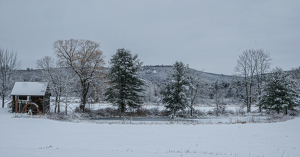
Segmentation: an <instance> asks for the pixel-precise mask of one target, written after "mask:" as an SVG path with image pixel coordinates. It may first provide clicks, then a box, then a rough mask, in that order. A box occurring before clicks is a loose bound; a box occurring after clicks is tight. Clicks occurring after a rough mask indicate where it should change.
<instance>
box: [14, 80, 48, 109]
mask: <svg viewBox="0 0 300 157" xmlns="http://www.w3.org/2000/svg"><path fill="white" fill-rule="evenodd" d="M11 96H12V112H15V113H30V114H40V113H47V112H48V111H49V109H50V96H51V93H50V90H49V87H48V83H46V82H16V83H15V85H14V88H13V90H12V92H11Z"/></svg>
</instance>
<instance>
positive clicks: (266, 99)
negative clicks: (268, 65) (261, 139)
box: [258, 68, 299, 114]
mask: <svg viewBox="0 0 300 157" xmlns="http://www.w3.org/2000/svg"><path fill="white" fill-rule="evenodd" d="M295 83H296V82H295V81H294V80H293V79H292V78H291V77H290V76H289V74H288V73H286V72H284V71H283V70H282V69H280V68H276V69H275V70H273V72H272V73H271V74H270V77H269V81H268V83H267V84H266V85H265V87H264V92H263V96H262V98H261V101H260V102H259V104H258V106H261V107H262V108H263V109H266V110H275V111H276V112H277V113H278V114H279V112H280V111H282V110H284V111H285V114H287V111H288V110H294V109H295V107H296V106H298V105H299V95H298V92H297V91H296V88H295V87H296V86H295V85H296V84H295Z"/></svg>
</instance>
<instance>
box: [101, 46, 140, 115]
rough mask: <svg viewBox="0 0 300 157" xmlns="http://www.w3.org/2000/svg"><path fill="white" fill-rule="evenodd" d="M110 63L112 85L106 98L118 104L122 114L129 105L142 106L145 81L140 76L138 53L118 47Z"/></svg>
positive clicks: (133, 106)
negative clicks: (134, 53) (133, 53)
mask: <svg viewBox="0 0 300 157" xmlns="http://www.w3.org/2000/svg"><path fill="white" fill-rule="evenodd" d="M109 64H110V65H111V68H110V72H109V77H110V87H109V88H108V89H107V91H106V93H105V96H106V100H107V101H109V102H111V103H112V104H113V105H116V106H118V107H119V110H120V112H121V114H123V113H124V112H125V111H126V109H127V107H129V108H132V109H134V108H138V107H140V105H139V104H141V103H142V100H143V91H144V89H143V86H144V85H145V81H144V80H142V79H141V78H139V77H138V73H139V70H140V69H141V66H142V62H140V60H139V59H138V55H132V54H131V52H130V51H129V50H125V49H118V50H117V53H116V54H115V55H113V56H112V59H111V60H110V63H109Z"/></svg>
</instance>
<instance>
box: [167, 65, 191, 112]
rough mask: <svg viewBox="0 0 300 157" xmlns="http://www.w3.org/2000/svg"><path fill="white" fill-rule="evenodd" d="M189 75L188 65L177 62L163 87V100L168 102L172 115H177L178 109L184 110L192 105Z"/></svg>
mask: <svg viewBox="0 0 300 157" xmlns="http://www.w3.org/2000/svg"><path fill="white" fill-rule="evenodd" d="M188 77H189V76H188V66H186V65H184V64H183V63H182V62H176V63H175V64H174V65H173V73H172V74H171V75H170V77H169V82H168V83H166V85H165V87H164V89H162V95H163V100H162V102H163V103H165V104H167V105H166V106H165V107H166V108H167V109H168V110H169V111H170V113H171V116H175V115H176V113H177V111H179V110H184V109H185V108H186V107H188V106H189V105H190V98H189V96H188V90H189V86H190V80H189V79H188Z"/></svg>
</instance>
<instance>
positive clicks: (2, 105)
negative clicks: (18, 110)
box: [2, 95, 4, 108]
mask: <svg viewBox="0 0 300 157" xmlns="http://www.w3.org/2000/svg"><path fill="white" fill-rule="evenodd" d="M2 108H4V95H2Z"/></svg>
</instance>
